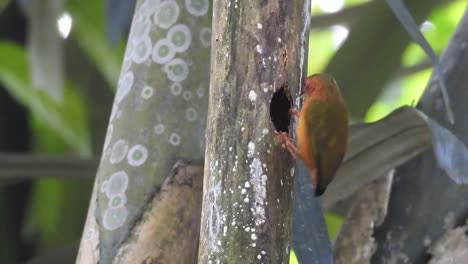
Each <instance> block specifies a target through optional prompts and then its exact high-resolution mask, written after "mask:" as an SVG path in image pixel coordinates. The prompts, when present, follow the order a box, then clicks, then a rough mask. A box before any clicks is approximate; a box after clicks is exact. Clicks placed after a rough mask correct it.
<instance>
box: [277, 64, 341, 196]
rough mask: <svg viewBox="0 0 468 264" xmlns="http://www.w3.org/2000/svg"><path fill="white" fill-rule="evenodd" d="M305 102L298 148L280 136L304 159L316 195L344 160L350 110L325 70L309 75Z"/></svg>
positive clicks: (292, 151)
mask: <svg viewBox="0 0 468 264" xmlns="http://www.w3.org/2000/svg"><path fill="white" fill-rule="evenodd" d="M304 97H305V98H304V103H303V105H302V108H301V110H300V112H297V111H295V110H290V112H291V114H294V115H298V116H299V121H298V124H297V130H296V133H297V148H296V147H295V146H294V145H293V144H292V143H291V142H290V141H289V137H288V136H287V135H286V134H285V133H283V134H281V133H280V135H281V137H282V140H283V142H284V146H285V147H286V148H287V149H288V151H289V152H290V153H291V155H292V156H293V158H296V154H297V155H298V156H299V158H301V159H302V160H304V165H305V166H306V167H307V169H308V171H309V174H310V176H311V178H312V182H313V183H314V185H315V195H316V196H320V195H322V194H323V193H324V192H325V190H326V188H327V186H328V184H329V183H330V182H331V181H332V179H333V177H334V176H335V173H336V171H337V169H338V166H339V165H340V163H341V161H342V160H343V157H344V154H345V152H346V145H347V141H348V111H347V109H346V105H345V103H344V100H343V97H342V96H341V93H340V89H339V88H338V84H337V83H336V81H335V79H334V78H333V77H332V76H331V75H329V74H324V73H319V74H314V75H311V76H309V77H307V79H306V81H305V88H304Z"/></svg>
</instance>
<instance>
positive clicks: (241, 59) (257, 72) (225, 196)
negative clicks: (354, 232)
mask: <svg viewBox="0 0 468 264" xmlns="http://www.w3.org/2000/svg"><path fill="white" fill-rule="evenodd" d="M309 4H310V1H308V0H304V1H288V0H276V1H263V0H255V1H233V2H227V3H226V2H224V1H215V3H214V7H213V10H214V17H213V20H214V23H213V25H214V27H213V30H214V32H213V34H214V36H213V37H214V42H213V45H214V46H213V53H212V70H211V76H212V78H211V84H210V100H209V109H208V112H209V113H208V126H207V147H206V154H205V178H204V185H203V186H204V187H203V189H204V190H203V191H204V192H203V193H204V196H203V197H204V198H203V208H202V226H201V232H200V234H201V237H200V251H199V263H242V262H247V263H255V262H258V263H287V262H288V261H289V258H288V256H289V239H290V224H291V211H292V210H291V206H292V199H291V197H292V183H293V178H292V175H293V174H294V170H293V169H292V168H293V167H292V165H293V164H292V161H291V158H290V157H289V155H288V153H287V152H286V151H285V150H284V149H282V148H281V147H279V146H277V145H275V144H274V140H273V139H274V135H273V133H272V132H273V126H272V124H271V122H270V116H269V108H270V100H271V98H272V95H273V92H274V91H275V90H277V89H279V88H280V87H286V82H288V83H289V87H290V91H291V93H292V94H293V95H297V94H298V92H299V90H298V89H299V87H300V86H301V85H302V83H303V80H304V78H305V65H306V64H305V63H306V61H305V57H306V56H305V55H306V44H307V43H306V36H308V35H307V34H306V32H307V31H306V28H307V26H306V24H307V23H308V21H309V19H310V18H309V10H310V6H309ZM286 111H287V109H286Z"/></svg>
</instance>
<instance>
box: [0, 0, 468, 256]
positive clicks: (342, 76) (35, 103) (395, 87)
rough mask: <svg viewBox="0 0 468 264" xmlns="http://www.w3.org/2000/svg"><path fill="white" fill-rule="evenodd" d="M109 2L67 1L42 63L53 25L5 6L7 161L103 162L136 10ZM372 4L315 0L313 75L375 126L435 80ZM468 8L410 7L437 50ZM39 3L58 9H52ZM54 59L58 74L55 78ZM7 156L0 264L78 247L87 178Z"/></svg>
mask: <svg viewBox="0 0 468 264" xmlns="http://www.w3.org/2000/svg"><path fill="white" fill-rule="evenodd" d="M46 2H47V3H48V2H53V1H45V3H46ZM58 2H59V1H58ZM109 2H112V1H91V0H68V1H64V2H63V10H62V11H60V12H59V14H58V18H57V24H56V26H57V28H58V29H59V31H60V32H61V34H62V39H61V40H60V42H61V43H60V44H61V45H63V48H62V52H58V51H57V52H56V53H57V58H53V57H52V58H45V59H44V60H42V61H40V62H39V63H37V62H36V63H35V62H34V60H32V59H31V57H32V56H34V52H35V50H34V46H33V45H32V44H31V43H32V42H33V40H32V38H33V36H35V34H36V35H37V32H36V33H34V32H33V31H32V29H33V27H34V26H33V25H34V24H37V23H40V21H43V20H46V19H45V18H44V17H43V16H40V15H36V16H34V15H32V13H33V11H31V9H32V5H31V4H30V3H29V2H28V1H11V2H9V1H0V6H2V7H3V9H2V11H1V13H0V25H1V26H0V151H1V152H2V153H3V154H11V153H17V154H18V153H22V154H28V156H24V157H30V158H31V157H32V158H33V159H32V160H34V158H35V157H37V156H30V154H32V153H34V154H38V155H60V156H65V155H66V156H74V157H81V158H86V159H90V160H91V162H90V164H94V163H93V162H95V163H97V161H98V159H99V156H100V152H101V149H102V145H103V139H104V135H105V129H106V127H107V122H108V118H109V116H110V111H111V104H112V100H113V94H114V91H115V87H116V83H117V80H118V75H119V71H120V66H121V65H120V64H121V61H122V58H123V52H124V47H125V42H126V39H127V35H128V26H129V23H130V19H131V15H132V12H133V6H131V5H128V3H127V4H122V3H120V4H110V3H109ZM114 2H115V3H118V2H125V1H114ZM376 2H377V1H361V0H347V1H344V0H334V1H331V0H315V1H314V0H313V1H312V3H313V5H312V14H313V17H312V21H311V33H310V41H309V43H310V44H309V64H308V73H309V74H311V73H315V72H322V71H327V72H330V73H332V74H333V75H334V76H335V77H336V79H337V80H338V82H339V84H340V86H341V88H342V90H343V93H344V95H345V97H346V100H347V102H348V107H349V108H350V112H351V114H352V116H351V118H352V120H353V122H356V121H362V120H364V121H374V120H377V119H379V118H381V117H382V116H384V115H386V114H387V113H389V112H390V111H392V110H393V109H395V108H397V107H398V106H401V105H404V104H413V105H414V104H416V103H417V101H418V99H419V97H420V96H421V94H422V92H423V89H424V88H425V87H426V84H427V82H428V80H429V77H430V73H431V67H430V66H431V65H430V63H428V60H427V57H426V56H425V55H424V53H423V51H422V50H421V49H420V48H419V47H418V46H416V45H415V44H414V43H412V42H411V41H410V39H409V37H408V36H407V34H406V32H404V30H403V29H402V27H401V26H400V24H399V23H398V22H396V20H395V19H394V18H393V15H392V14H391V13H390V11H389V9H388V8H387V7H386V6H385V5H384V4H378V3H376ZM379 2H383V1H379ZM466 4H467V1H448V0H445V1H422V0H413V1H408V6H409V7H410V10H411V12H412V13H413V15H414V16H415V18H416V19H417V20H418V23H420V24H421V28H422V31H423V32H424V35H425V36H426V38H427V39H428V41H429V42H430V44H431V45H432V47H433V48H434V50H435V51H436V52H437V53H438V54H440V52H442V50H443V49H444V47H445V46H446V44H447V42H448V40H449V38H450V36H451V34H452V32H453V30H454V28H455V26H456V25H457V23H458V21H459V20H460V18H461V16H462V14H463V12H464V11H465V8H466ZM44 6H45V7H46V8H47V7H50V8H52V7H53V4H50V3H49V4H44ZM41 14H43V13H41ZM67 23H69V24H67ZM67 25H69V26H67ZM46 26H47V25H46ZM53 26H54V27H52V28H53V30H56V28H55V25H53ZM50 28H51V27H50V26H49V29H50ZM67 28H68V29H67ZM36 30H37V27H36ZM39 30H40V31H39V35H41V34H42V35H44V34H46V31H47V30H46V27H43V28H39ZM41 30H43V31H41ZM67 32H68V33H67ZM51 41H52V40H51ZM50 46H53V43H51V44H50ZM49 60H50V61H49ZM57 61H62V62H63V67H60V68H59V69H60V70H61V71H58V73H57V72H56V73H55V74H56V75H54V73H53V65H54V63H56V62H57ZM38 68H39V69H41V68H43V70H48V69H51V70H50V71H51V73H50V74H51V76H52V77H50V78H49V80H46V82H45V84H47V83H49V84H51V83H53V82H52V81H51V80H54V78H58V77H57V76H59V78H58V79H63V85H61V88H62V92H63V97H62V98H61V99H59V100H57V99H56V98H55V99H54V96H53V91H52V88H50V87H38V85H37V82H36V81H34V82H33V81H32V78H31V76H32V74H31V73H32V72H34V71H35V70H37V69H38ZM54 76H55V77H54ZM47 81H49V82H47ZM51 85H52V84H51ZM8 157H9V156H6V155H0V180H1V182H0V230H1V232H0V233H1V234H2V235H1V236H0V263H22V262H24V261H26V260H29V259H31V258H33V257H34V256H38V255H44V254H48V253H51V252H67V250H76V248H77V246H78V241H79V239H80V236H81V232H82V228H83V224H84V220H85V216H86V210H87V207H88V202H89V198H90V193H91V188H92V178H91V177H87V176H90V175H89V174H88V175H83V177H79V178H78V177H75V178H72V177H69V176H70V175H71V174H73V175H76V172H75V173H71V172H70V171H67V170H66V169H64V170H63V172H62V173H61V174H59V175H57V174H56V173H55V174H54V175H51V174H48V172H47V170H45V169H44V170H37V171H36V172H35V173H34V175H31V177H32V176H37V177H39V178H35V179H31V177H22V178H20V179H18V177H13V176H12V175H15V174H14V173H13V172H14V171H15V170H17V169H19V168H9V169H2V167H4V168H5V167H8V166H6V165H5V164H6V163H8V161H9V159H8ZM2 159H3V161H2ZM19 164H21V163H19ZM25 164H30V163H26V162H25ZM18 166H20V165H18ZM24 166H26V165H24ZM51 176H54V177H53V178H52V177H51ZM326 219H327V224H328V227H329V233H330V236H331V237H333V236H334V235H335V233H336V231H337V229H338V227H339V225H340V217H338V216H335V215H332V214H327V215H326Z"/></svg>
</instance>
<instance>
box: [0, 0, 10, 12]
mask: <svg viewBox="0 0 468 264" xmlns="http://www.w3.org/2000/svg"><path fill="white" fill-rule="evenodd" d="M9 3H10V0H0V13H1V12H3V10H4V9H5V8H6V7H7V6H8V4H9Z"/></svg>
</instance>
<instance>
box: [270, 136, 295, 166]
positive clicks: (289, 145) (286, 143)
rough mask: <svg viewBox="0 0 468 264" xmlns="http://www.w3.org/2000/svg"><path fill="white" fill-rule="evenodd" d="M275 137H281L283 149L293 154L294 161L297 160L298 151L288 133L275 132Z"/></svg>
mask: <svg viewBox="0 0 468 264" xmlns="http://www.w3.org/2000/svg"><path fill="white" fill-rule="evenodd" d="M274 133H275V135H276V136H278V137H279V139H280V143H281V147H282V148H284V149H286V150H287V151H288V152H289V154H291V156H292V158H293V159H294V160H296V159H297V153H298V150H297V148H296V146H295V145H294V143H293V142H292V139H291V138H289V135H288V134H287V133H286V132H283V131H281V132H278V131H276V130H275V132H274Z"/></svg>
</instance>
